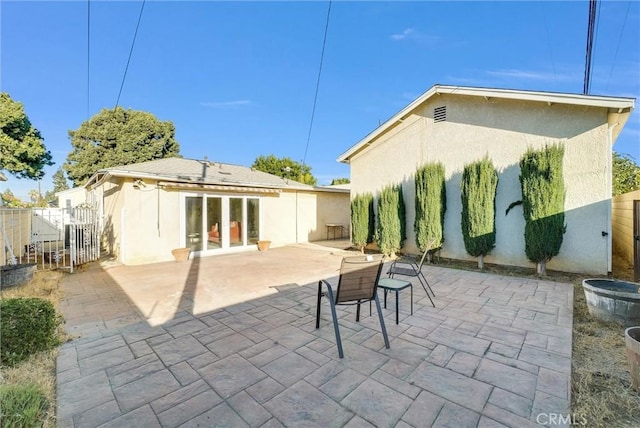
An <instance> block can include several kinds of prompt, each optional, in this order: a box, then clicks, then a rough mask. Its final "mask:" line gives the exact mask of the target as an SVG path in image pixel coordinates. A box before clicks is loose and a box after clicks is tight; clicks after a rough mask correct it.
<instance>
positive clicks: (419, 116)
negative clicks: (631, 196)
mask: <svg viewBox="0 0 640 428" xmlns="http://www.w3.org/2000/svg"><path fill="white" fill-rule="evenodd" d="M443 105H446V106H447V121H446V122H440V123H434V122H433V108H434V107H439V106H443ZM606 122H607V117H606V110H605V109H597V108H587V107H578V106H567V105H560V104H556V105H550V106H549V105H547V104H545V103H532V102H526V101H508V100H499V99H489V100H485V99H484V98H478V97H465V96H451V95H440V96H435V97H433V98H431V99H430V100H428V101H427V102H426V103H425V104H423V105H422V106H421V107H420V108H419V109H418V110H417V111H414V113H413V114H411V115H410V116H409V117H407V118H405V119H404V121H403V122H402V123H399V124H398V125H397V126H396V127H395V128H393V129H391V130H389V131H388V132H386V133H385V134H384V135H382V136H380V137H378V139H377V140H375V141H374V142H373V144H372V145H371V146H370V147H369V148H367V149H365V150H364V151H362V152H360V153H358V154H356V155H355V156H353V157H352V159H351V189H352V191H351V194H352V197H353V196H355V195H356V194H358V193H363V192H372V193H374V194H376V193H377V192H379V190H380V189H381V188H382V187H383V186H385V185H387V184H394V183H400V182H401V183H402V184H403V190H404V193H405V204H406V206H407V232H408V239H407V241H406V242H405V248H404V250H405V251H408V252H417V251H418V250H417V248H416V245H415V239H414V233H413V223H414V205H413V204H414V202H413V201H414V198H415V187H414V182H413V180H414V178H413V174H414V172H415V170H416V169H417V168H418V167H420V166H422V165H424V164H426V163H428V162H442V163H443V164H444V165H445V174H446V188H447V213H446V218H445V244H444V247H443V249H442V251H441V255H442V256H443V257H450V258H456V259H468V260H475V258H472V257H470V256H468V255H467V254H466V251H465V248H464V243H463V240H462V233H461V229H460V213H461V202H460V180H461V175H462V170H463V167H464V165H465V164H467V163H470V162H474V161H476V160H480V159H481V158H482V157H483V156H485V155H487V154H488V156H489V158H490V159H492V161H493V162H494V165H495V166H496V168H497V169H498V171H499V179H500V182H499V184H498V194H497V199H496V223H497V232H496V248H494V250H493V251H492V253H491V254H490V255H489V256H488V257H486V259H485V261H486V262H488V263H500V264H506V265H519V266H527V267H531V266H532V264H531V263H530V262H529V261H528V260H527V259H526V257H525V255H524V220H523V217H522V208H521V207H516V208H514V209H513V210H512V211H511V212H510V213H509V215H508V216H505V210H506V208H507V207H508V206H509V204H511V202H513V201H517V200H520V199H521V192H520V183H519V178H518V176H519V173H520V171H519V170H520V168H519V160H520V157H521V156H522V154H523V153H524V152H525V151H526V150H527V148H529V147H532V148H542V147H544V145H545V144H549V143H561V144H563V145H564V147H565V160H564V177H565V185H566V189H567V193H566V200H565V211H566V217H565V222H566V224H567V233H566V234H565V236H564V242H563V245H562V248H561V252H560V255H559V256H558V257H556V258H554V259H552V260H551V262H550V263H549V264H548V268H549V269H558V270H564V271H576V272H592V273H606V272H607V269H608V254H609V238H608V237H603V236H602V231H605V232H607V233H609V231H610V217H609V215H610V214H609V213H610V173H611V172H610V167H609V166H610V156H611V147H610V146H609V145H608V142H607V141H608V140H607V125H606Z"/></svg>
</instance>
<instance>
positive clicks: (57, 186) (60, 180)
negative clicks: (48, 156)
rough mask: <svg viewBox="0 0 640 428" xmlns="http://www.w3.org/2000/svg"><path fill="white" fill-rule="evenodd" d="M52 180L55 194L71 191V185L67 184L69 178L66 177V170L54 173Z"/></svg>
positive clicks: (58, 170) (59, 169)
mask: <svg viewBox="0 0 640 428" xmlns="http://www.w3.org/2000/svg"><path fill="white" fill-rule="evenodd" d="M51 179H52V180H53V193H56V192H62V191H63V190H67V189H69V183H68V182H67V178H66V177H65V176H64V170H63V169H62V167H60V168H58V169H57V170H56V172H54V173H53V176H52V177H51Z"/></svg>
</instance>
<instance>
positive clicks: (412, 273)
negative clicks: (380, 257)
mask: <svg viewBox="0 0 640 428" xmlns="http://www.w3.org/2000/svg"><path fill="white" fill-rule="evenodd" d="M434 244H435V241H431V242H429V245H427V249H426V250H425V251H424V253H423V254H422V257H421V258H420V262H417V261H416V260H415V259H412V258H408V257H401V258H399V259H398V260H394V261H393V263H391V266H390V267H389V271H388V272H387V274H388V275H389V278H393V277H394V276H395V275H401V276H409V277H414V278H418V281H420V285H422V288H424V292H425V293H426V294H427V297H428V298H429V300H430V301H431V305H433V307H434V308H435V307H436V305H435V303H433V299H431V296H430V295H429V291H431V295H433V297H436V295H435V293H434V292H433V290H432V289H431V286H430V285H429V281H427V278H426V277H425V276H424V274H423V273H422V265H423V264H424V261H425V260H426V258H427V254H428V253H429V251H430V250H431V248H432V246H433V245H434ZM427 288H428V289H429V291H427Z"/></svg>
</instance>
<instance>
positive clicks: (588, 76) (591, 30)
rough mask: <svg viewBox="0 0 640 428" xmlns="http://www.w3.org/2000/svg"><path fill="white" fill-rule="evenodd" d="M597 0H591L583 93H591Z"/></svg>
mask: <svg viewBox="0 0 640 428" xmlns="http://www.w3.org/2000/svg"><path fill="white" fill-rule="evenodd" d="M596 8H597V0H589V23H588V25H587V54H586V59H585V66H584V87H583V89H582V93H583V94H584V95H588V94H589V90H590V85H591V59H592V57H593V37H594V35H595V29H596Z"/></svg>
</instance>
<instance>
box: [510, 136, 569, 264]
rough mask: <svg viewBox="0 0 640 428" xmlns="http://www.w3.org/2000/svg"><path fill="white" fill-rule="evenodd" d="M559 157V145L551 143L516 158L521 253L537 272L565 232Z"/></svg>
mask: <svg viewBox="0 0 640 428" xmlns="http://www.w3.org/2000/svg"><path fill="white" fill-rule="evenodd" d="M563 157H564V149H563V147H562V146H559V145H552V146H547V147H545V148H544V149H542V150H538V151H536V150H527V152H526V153H525V154H524V155H523V157H522V159H521V160H520V186H521V188H522V208H523V214H524V220H525V230H524V242H525V253H526V255H527V258H528V259H529V260H531V261H532V262H534V263H537V271H538V273H539V274H545V273H546V262H548V261H549V260H551V258H552V257H555V256H557V255H558V253H559V252H560V247H561V246H562V240H563V235H564V233H565V231H566V226H565V224H564V195H565V187H564V177H563V172H562V161H563Z"/></svg>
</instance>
